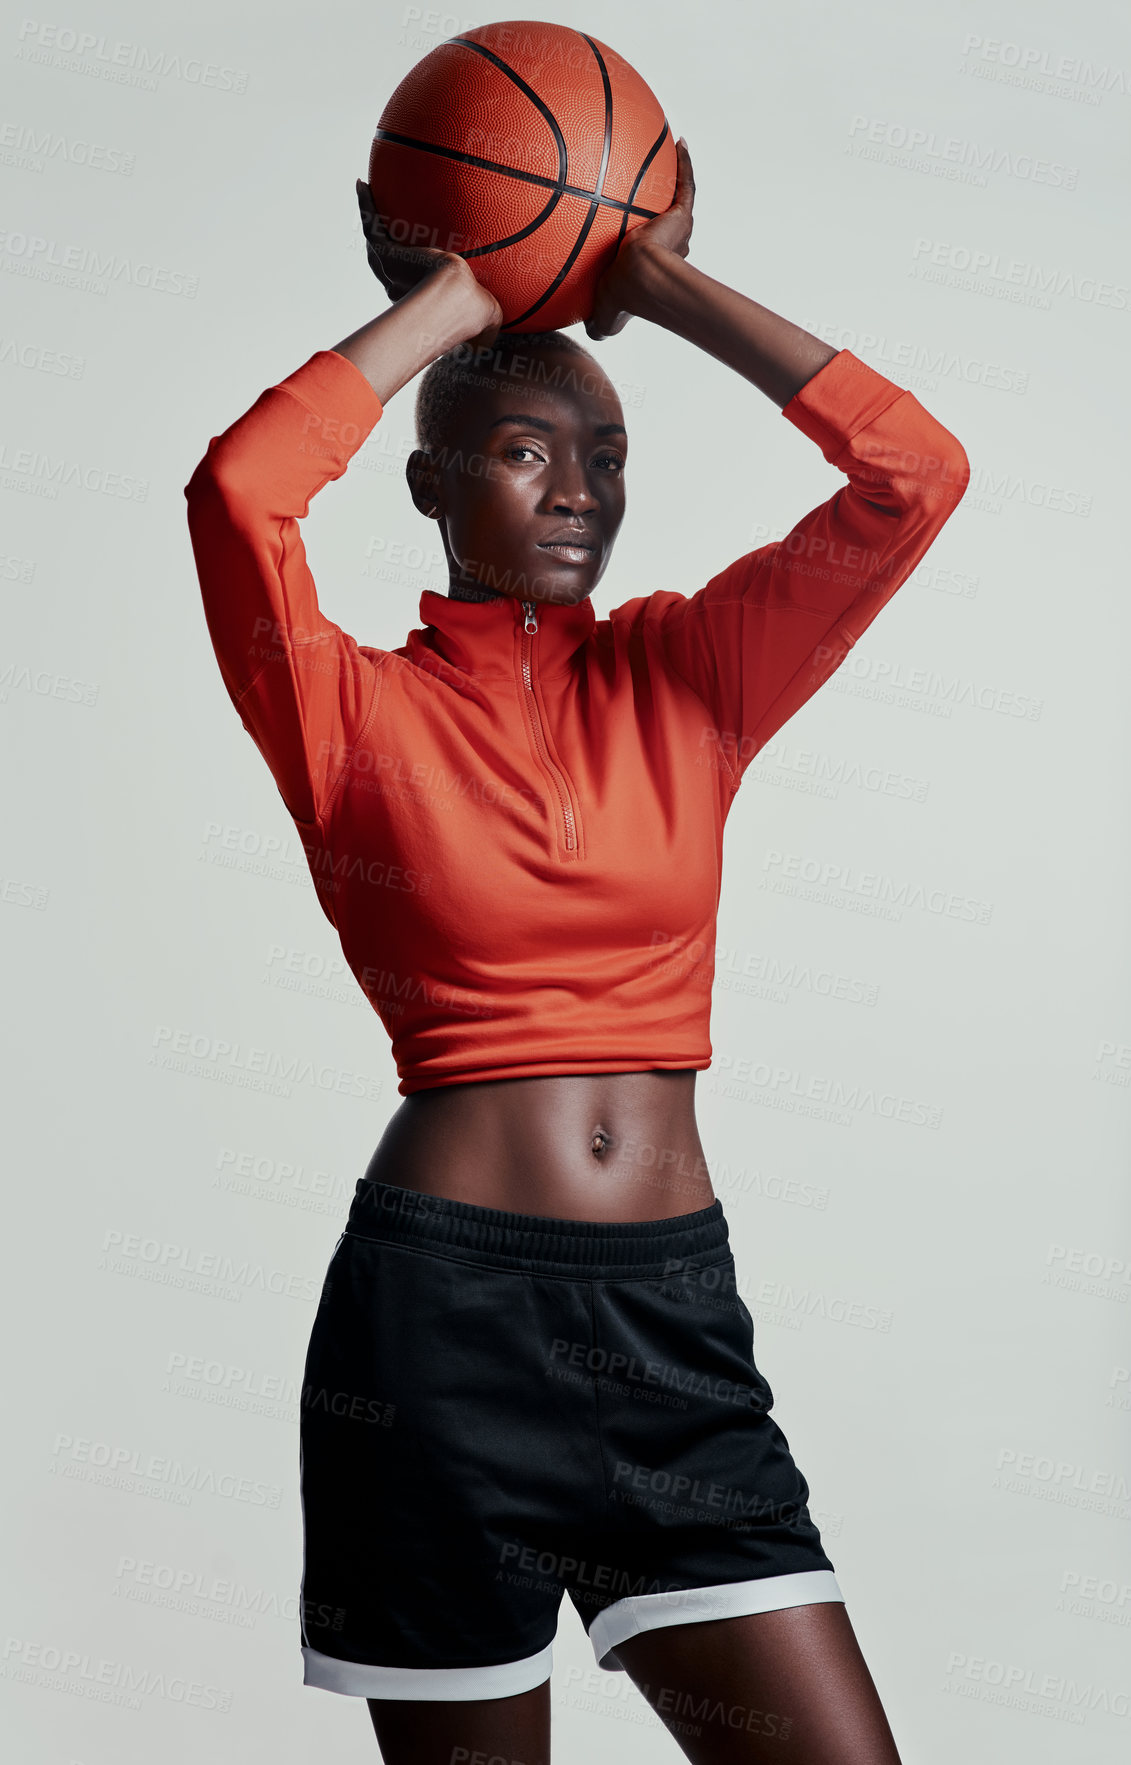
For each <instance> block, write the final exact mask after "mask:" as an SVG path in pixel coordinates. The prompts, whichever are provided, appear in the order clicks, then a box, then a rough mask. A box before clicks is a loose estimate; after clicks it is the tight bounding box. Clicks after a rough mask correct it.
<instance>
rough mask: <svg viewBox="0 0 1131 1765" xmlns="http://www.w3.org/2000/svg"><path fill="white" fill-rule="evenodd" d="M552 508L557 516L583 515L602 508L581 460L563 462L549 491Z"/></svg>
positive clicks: (560, 463)
mask: <svg viewBox="0 0 1131 1765" xmlns="http://www.w3.org/2000/svg"><path fill="white" fill-rule="evenodd" d="M549 501H550V506H551V508H552V509H553V511H554V513H555V515H583V514H586V513H592V512H593V511H594V510H596V509H599V508H600V506H601V505H600V503H599V501H598V500H597V498H596V497H595V496H594V495H593V492H592V491H591V489H590V488H589V483H588V480H587V477H586V472H585V467H584V464H583V463H582V461H581V460H580V459H571V460H561V461H560V462H559V466H558V470H557V472H555V474H554V480H553V483H552V484H551V485H550V489H549Z"/></svg>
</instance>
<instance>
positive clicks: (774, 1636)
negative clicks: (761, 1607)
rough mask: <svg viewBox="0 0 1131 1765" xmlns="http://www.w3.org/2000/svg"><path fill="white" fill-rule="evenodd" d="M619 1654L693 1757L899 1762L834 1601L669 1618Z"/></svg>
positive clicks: (809, 1764)
mask: <svg viewBox="0 0 1131 1765" xmlns="http://www.w3.org/2000/svg"><path fill="white" fill-rule="evenodd" d="M617 1654H618V1656H619V1658H620V1659H621V1661H622V1662H623V1663H624V1666H625V1670H626V1672H627V1673H628V1675H629V1678H630V1679H631V1680H632V1681H633V1683H634V1684H635V1685H637V1686H638V1687H639V1689H640V1690H641V1691H642V1692H643V1694H644V1696H645V1697H646V1698H647V1700H648V1702H649V1704H651V1706H652V1708H653V1709H654V1710H655V1711H656V1713H657V1714H658V1715H659V1716H660V1718H661V1720H662V1721H663V1722H664V1723H665V1724H666V1726H667V1727H668V1729H669V1730H670V1731H671V1733H672V1734H673V1736H674V1737H675V1739H676V1740H677V1741H678V1743H679V1745H680V1746H681V1747H682V1749H683V1751H684V1753H685V1754H686V1756H687V1758H689V1759H691V1760H692V1761H693V1765H768V1762H770V1761H775V1762H776V1765H900V1761H899V1754H898V1752H897V1751H896V1747H895V1741H894V1740H893V1738H892V1733H891V1729H890V1728H889V1727H888V1722H887V1717H886V1716H885V1715H884V1711H883V1706H882V1705H881V1703H880V1700H879V1695H878V1693H877V1691H876V1687H875V1685H874V1683H873V1681H872V1676H871V1674H870V1673H869V1671H868V1667H867V1664H866V1663H865V1660H864V1657H863V1655H862V1654H861V1652H860V1645H859V1643H858V1642H857V1640H856V1633H855V1631H854V1630H853V1628H852V1625H851V1623H850V1622H849V1618H848V1613H847V1611H846V1610H845V1607H844V1604H843V1602H842V1601H840V1600H830V1601H827V1602H825V1603H823V1604H820V1605H809V1606H788V1607H786V1608H785V1610H783V1611H780V1612H753V1613H750V1614H749V1615H748V1616H746V1617H742V1618H721V1619H717V1620H713V1621H710V1622H702V1623H693V1624H672V1625H670V1626H668V1627H667V1628H665V1629H660V1630H650V1631H646V1632H645V1633H644V1634H643V1635H642V1636H633V1637H630V1638H629V1640H628V1641H627V1642H622V1643H620V1644H619V1645H618V1647H617Z"/></svg>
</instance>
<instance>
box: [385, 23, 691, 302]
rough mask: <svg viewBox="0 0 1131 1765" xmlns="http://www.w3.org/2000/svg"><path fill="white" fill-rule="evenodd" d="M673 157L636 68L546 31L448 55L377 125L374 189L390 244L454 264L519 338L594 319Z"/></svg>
mask: <svg viewBox="0 0 1131 1765" xmlns="http://www.w3.org/2000/svg"><path fill="white" fill-rule="evenodd" d="M675 183H676V152H675V143H674V141H673V140H672V135H671V130H670V129H669V128H668V123H667V118H666V117H665V115H664V113H663V110H662V109H661V107H660V105H659V102H658V101H657V99H656V97H655V95H654V94H653V92H652V91H651V89H650V88H649V87H648V86H647V85H646V84H645V82H644V81H643V80H642V79H641V77H640V75H639V74H638V73H637V72H636V69H635V68H633V67H631V66H630V65H629V63H628V62H627V61H625V60H623V59H622V57H621V56H619V55H618V54H617V53H616V51H615V50H613V49H610V48H609V47H608V46H607V44H605V43H600V42H598V40H597V38H596V37H591V36H589V35H588V33H587V32H585V31H574V30H570V29H568V28H567V27H565V26H563V25H556V24H544V23H542V22H541V21H538V20H525V19H523V20H519V21H517V22H513V23H509V24H488V25H480V26H479V27H478V28H477V29H476V30H471V31H464V32H463V34H462V35H461V36H458V37H450V38H449V39H448V40H447V41H446V42H444V43H440V44H439V45H438V46H437V47H436V48H435V49H433V50H432V52H431V53H430V54H429V55H426V56H425V57H424V59H423V61H419V62H417V64H416V66H415V67H414V68H413V69H412V70H411V72H410V73H408V74H406V75H405V77H404V79H403V80H402V81H401V83H400V85H399V86H398V87H397V89H396V91H395V92H394V93H393V95H392V97H391V98H390V99H389V102H388V103H387V104H386V106H385V109H384V111H383V112H382V114H381V121H380V122H379V124H378V125H377V130H376V133H375V134H374V137H373V146H372V149H371V151H370V155H369V187H370V189H371V190H372V192H373V201H374V204H375V206H376V208H377V212H378V213H379V214H381V215H384V216H385V218H386V220H387V221H388V223H389V231H390V233H391V235H392V237H393V238H394V239H396V240H397V241H399V242H402V243H408V244H417V245H425V246H433V247H435V248H437V249H439V250H441V251H454V252H458V254H459V255H460V256H461V257H465V258H467V259H468V260H469V262H470V263H471V266H472V268H473V269H474V271H475V274H476V276H477V277H478V279H479V281H480V282H482V283H483V285H484V286H485V287H486V288H489V289H490V291H491V293H492V294H493V295H494V296H495V298H496V300H497V301H498V302H499V305H500V306H501V307H502V309H503V324H504V326H505V327H506V329H508V330H511V331H552V330H557V329H558V328H559V327H561V326H563V325H575V324H577V323H578V322H579V321H581V320H583V319H585V318H588V316H589V314H590V312H591V311H592V305H593V291H594V289H595V287H596V285H597V281H598V279H599V277H600V276H601V274H602V272H603V271H604V269H605V268H606V266H607V265H608V264H609V263H610V262H611V260H612V258H613V257H614V256H615V254H616V250H617V246H618V245H619V243H620V241H621V239H622V238H623V237H624V235H625V233H626V232H629V231H631V229H632V228H633V227H638V226H640V225H641V224H642V223H643V222H644V221H646V220H648V219H649V218H650V217H651V216H652V215H656V214H661V213H662V212H663V211H664V209H666V208H669V207H670V206H671V202H672V198H673V196H674V195H675Z"/></svg>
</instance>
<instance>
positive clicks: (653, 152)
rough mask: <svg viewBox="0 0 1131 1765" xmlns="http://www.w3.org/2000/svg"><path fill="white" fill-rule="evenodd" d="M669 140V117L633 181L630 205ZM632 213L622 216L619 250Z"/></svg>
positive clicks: (627, 211) (626, 211)
mask: <svg viewBox="0 0 1131 1765" xmlns="http://www.w3.org/2000/svg"><path fill="white" fill-rule="evenodd" d="M667 138H668V119H667V117H665V118H664V126H663V128H662V129H661V130H660V132H659V134H658V135H657V136H656V139H655V141H654V142H653V143H652V145H651V147H650V148H649V149H648V151H647V153H646V154H645V155H644V160H643V163H642V164H641V167H640V170H639V171H638V172H637V174H636V176H635V178H634V179H633V180H632V189H631V190H630V191H629V193H628V201H629V204H631V202H632V199H633V197H634V196H635V195H636V192H637V190H638V189H639V188H640V180H641V178H642V177H643V176H644V174H645V172H646V171H647V170H648V167H649V166H650V165H651V163H652V161H653V160H654V159H655V157H656V155H657V153H659V151H660V148H661V147H662V146H663V145H664V142H665V141H666V140H667ZM632 212H633V211H632V209H631V208H630V207H626V208H625V211H624V214H623V215H622V216H621V223H620V232H619V233H618V234H617V247H618V249H619V247H620V242H621V240H622V239H623V238H624V235H625V230H626V229H627V227H628V217H629V214H630V213H632Z"/></svg>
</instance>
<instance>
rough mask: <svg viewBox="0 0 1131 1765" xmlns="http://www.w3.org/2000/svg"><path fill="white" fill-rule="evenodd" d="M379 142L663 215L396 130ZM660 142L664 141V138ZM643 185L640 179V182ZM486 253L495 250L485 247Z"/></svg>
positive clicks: (379, 135) (383, 133) (379, 136)
mask: <svg viewBox="0 0 1131 1765" xmlns="http://www.w3.org/2000/svg"><path fill="white" fill-rule="evenodd" d="M373 139H374V140H375V141H392V142H393V143H394V144H395V145H396V146H398V147H415V148H416V150H417V151H418V152H419V153H437V154H439V155H440V157H441V158H442V159H455V160H458V161H459V163H460V164H461V165H474V166H480V167H481V168H482V169H483V171H485V172H498V173H499V175H500V177H504V178H518V179H519V180H520V181H521V182H522V183H524V184H540V185H541V186H542V188H543V190H552V191H553V192H554V194H555V196H580V197H581V199H582V201H583V202H596V203H599V204H600V206H601V207H602V208H619V209H623V211H624V214H625V218H626V219H627V217H628V216H629V215H632V214H638V215H643V217H644V219H645V220H646V221H650V220H653V219H654V218H655V216H656V215H658V214H659V212H660V211H659V209H658V208H642V207H641V206H640V204H639V203H633V202H622V201H621V200H620V198H619V197H618V196H605V195H601V194H598V192H597V191H595V190H587V189H586V188H585V186H584V185H583V184H567V183H565V182H564V181H563V182H562V183H560V184H559V182H558V180H557V179H556V178H551V177H549V176H548V175H547V174H546V173H544V172H524V171H520V170H519V168H518V167H517V166H513V165H500V163H499V162H498V160H494V159H481V158H480V156H479V155H478V154H477V153H463V152H461V151H460V149H459V148H458V147H438V146H437V145H436V143H435V142H434V141H418V140H417V139H416V137H415V135H401V134H398V133H397V131H396V130H395V129H374V131H373ZM660 140H661V141H662V140H663V136H662V135H661V137H660ZM637 183H639V179H637ZM482 249H483V250H491V249H493V248H492V247H490V246H484V247H483V248H482ZM460 255H461V257H469V256H470V255H471V254H470V252H461V253H460Z"/></svg>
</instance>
